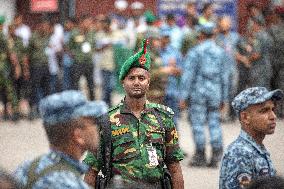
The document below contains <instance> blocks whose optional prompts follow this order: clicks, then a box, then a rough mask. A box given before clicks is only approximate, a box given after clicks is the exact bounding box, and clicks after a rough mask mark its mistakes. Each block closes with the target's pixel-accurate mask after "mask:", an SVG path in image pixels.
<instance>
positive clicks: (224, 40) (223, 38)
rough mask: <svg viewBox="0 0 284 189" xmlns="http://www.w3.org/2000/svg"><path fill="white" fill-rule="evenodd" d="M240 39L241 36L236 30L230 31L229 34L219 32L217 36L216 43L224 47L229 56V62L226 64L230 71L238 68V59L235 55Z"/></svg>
mask: <svg viewBox="0 0 284 189" xmlns="http://www.w3.org/2000/svg"><path fill="white" fill-rule="evenodd" d="M239 40H240V36H239V34H238V33H236V32H230V33H228V35H224V34H221V33H220V34H218V35H217V37H216V43H217V44H218V45H219V46H220V47H222V48H223V49H224V50H225V52H226V55H227V56H228V60H229V61H228V62H227V64H226V66H227V69H226V70H228V71H229V72H235V70H236V66H237V63H236V59H235V55H236V52H237V44H238V42H239Z"/></svg>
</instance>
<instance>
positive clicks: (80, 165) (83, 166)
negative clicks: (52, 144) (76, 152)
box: [49, 150, 89, 174]
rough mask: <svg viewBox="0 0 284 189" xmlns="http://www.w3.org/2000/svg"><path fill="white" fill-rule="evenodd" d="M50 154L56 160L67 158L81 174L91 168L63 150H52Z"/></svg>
mask: <svg viewBox="0 0 284 189" xmlns="http://www.w3.org/2000/svg"><path fill="white" fill-rule="evenodd" d="M49 156H50V158H51V159H52V160H55V161H59V160H60V159H63V160H65V161H66V162H67V163H69V164H70V165H71V166H73V167H74V168H75V169H76V170H77V171H78V172H79V173H81V174H85V173H86V172H87V171H88V170H89V166H88V165H87V164H85V163H83V162H80V161H78V160H76V159H74V158H72V157H71V156H69V155H67V154H65V153H63V152H61V151H56V150H51V151H50V153H49Z"/></svg>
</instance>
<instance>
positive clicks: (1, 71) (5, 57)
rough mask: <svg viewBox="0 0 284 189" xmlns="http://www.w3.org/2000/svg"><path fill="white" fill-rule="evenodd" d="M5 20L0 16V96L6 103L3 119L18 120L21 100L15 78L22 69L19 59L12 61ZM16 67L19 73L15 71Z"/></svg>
mask: <svg viewBox="0 0 284 189" xmlns="http://www.w3.org/2000/svg"><path fill="white" fill-rule="evenodd" d="M5 20H6V19H5V17H4V16H0V95H1V96H0V97H1V101H2V102H3V105H4V115H3V119H4V120H7V119H12V120H17V119H18V103H19V100H18V98H17V94H16V90H15V88H14V85H13V79H17V78H18V76H19V74H20V71H19V63H18V62H17V61H10V51H9V45H8V41H7V38H6V36H5V35H4V33H3V25H4V23H5ZM16 69H17V74H16V73H15V72H13V70H16ZM14 73H15V74H14ZM8 103H11V106H12V117H10V114H9V108H8Z"/></svg>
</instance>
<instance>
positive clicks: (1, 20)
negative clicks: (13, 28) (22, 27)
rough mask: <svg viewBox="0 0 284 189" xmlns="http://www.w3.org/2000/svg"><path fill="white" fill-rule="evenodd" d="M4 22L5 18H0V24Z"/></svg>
mask: <svg viewBox="0 0 284 189" xmlns="http://www.w3.org/2000/svg"><path fill="white" fill-rule="evenodd" d="M5 20H6V19H5V16H0V24H4V23H5Z"/></svg>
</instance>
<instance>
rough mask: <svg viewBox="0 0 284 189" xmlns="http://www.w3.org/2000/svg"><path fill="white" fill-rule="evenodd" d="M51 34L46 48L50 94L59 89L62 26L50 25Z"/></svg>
mask: <svg viewBox="0 0 284 189" xmlns="http://www.w3.org/2000/svg"><path fill="white" fill-rule="evenodd" d="M51 28H52V29H51V30H52V31H51V32H52V33H51V36H50V39H49V44H48V48H47V54H48V66H49V73H50V82H49V83H50V94H53V93H56V92H58V91H61V81H60V72H61V69H60V66H61V60H62V56H61V55H62V50H63V40H64V39H63V27H62V26H61V25H60V24H54V25H53V26H51Z"/></svg>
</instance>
